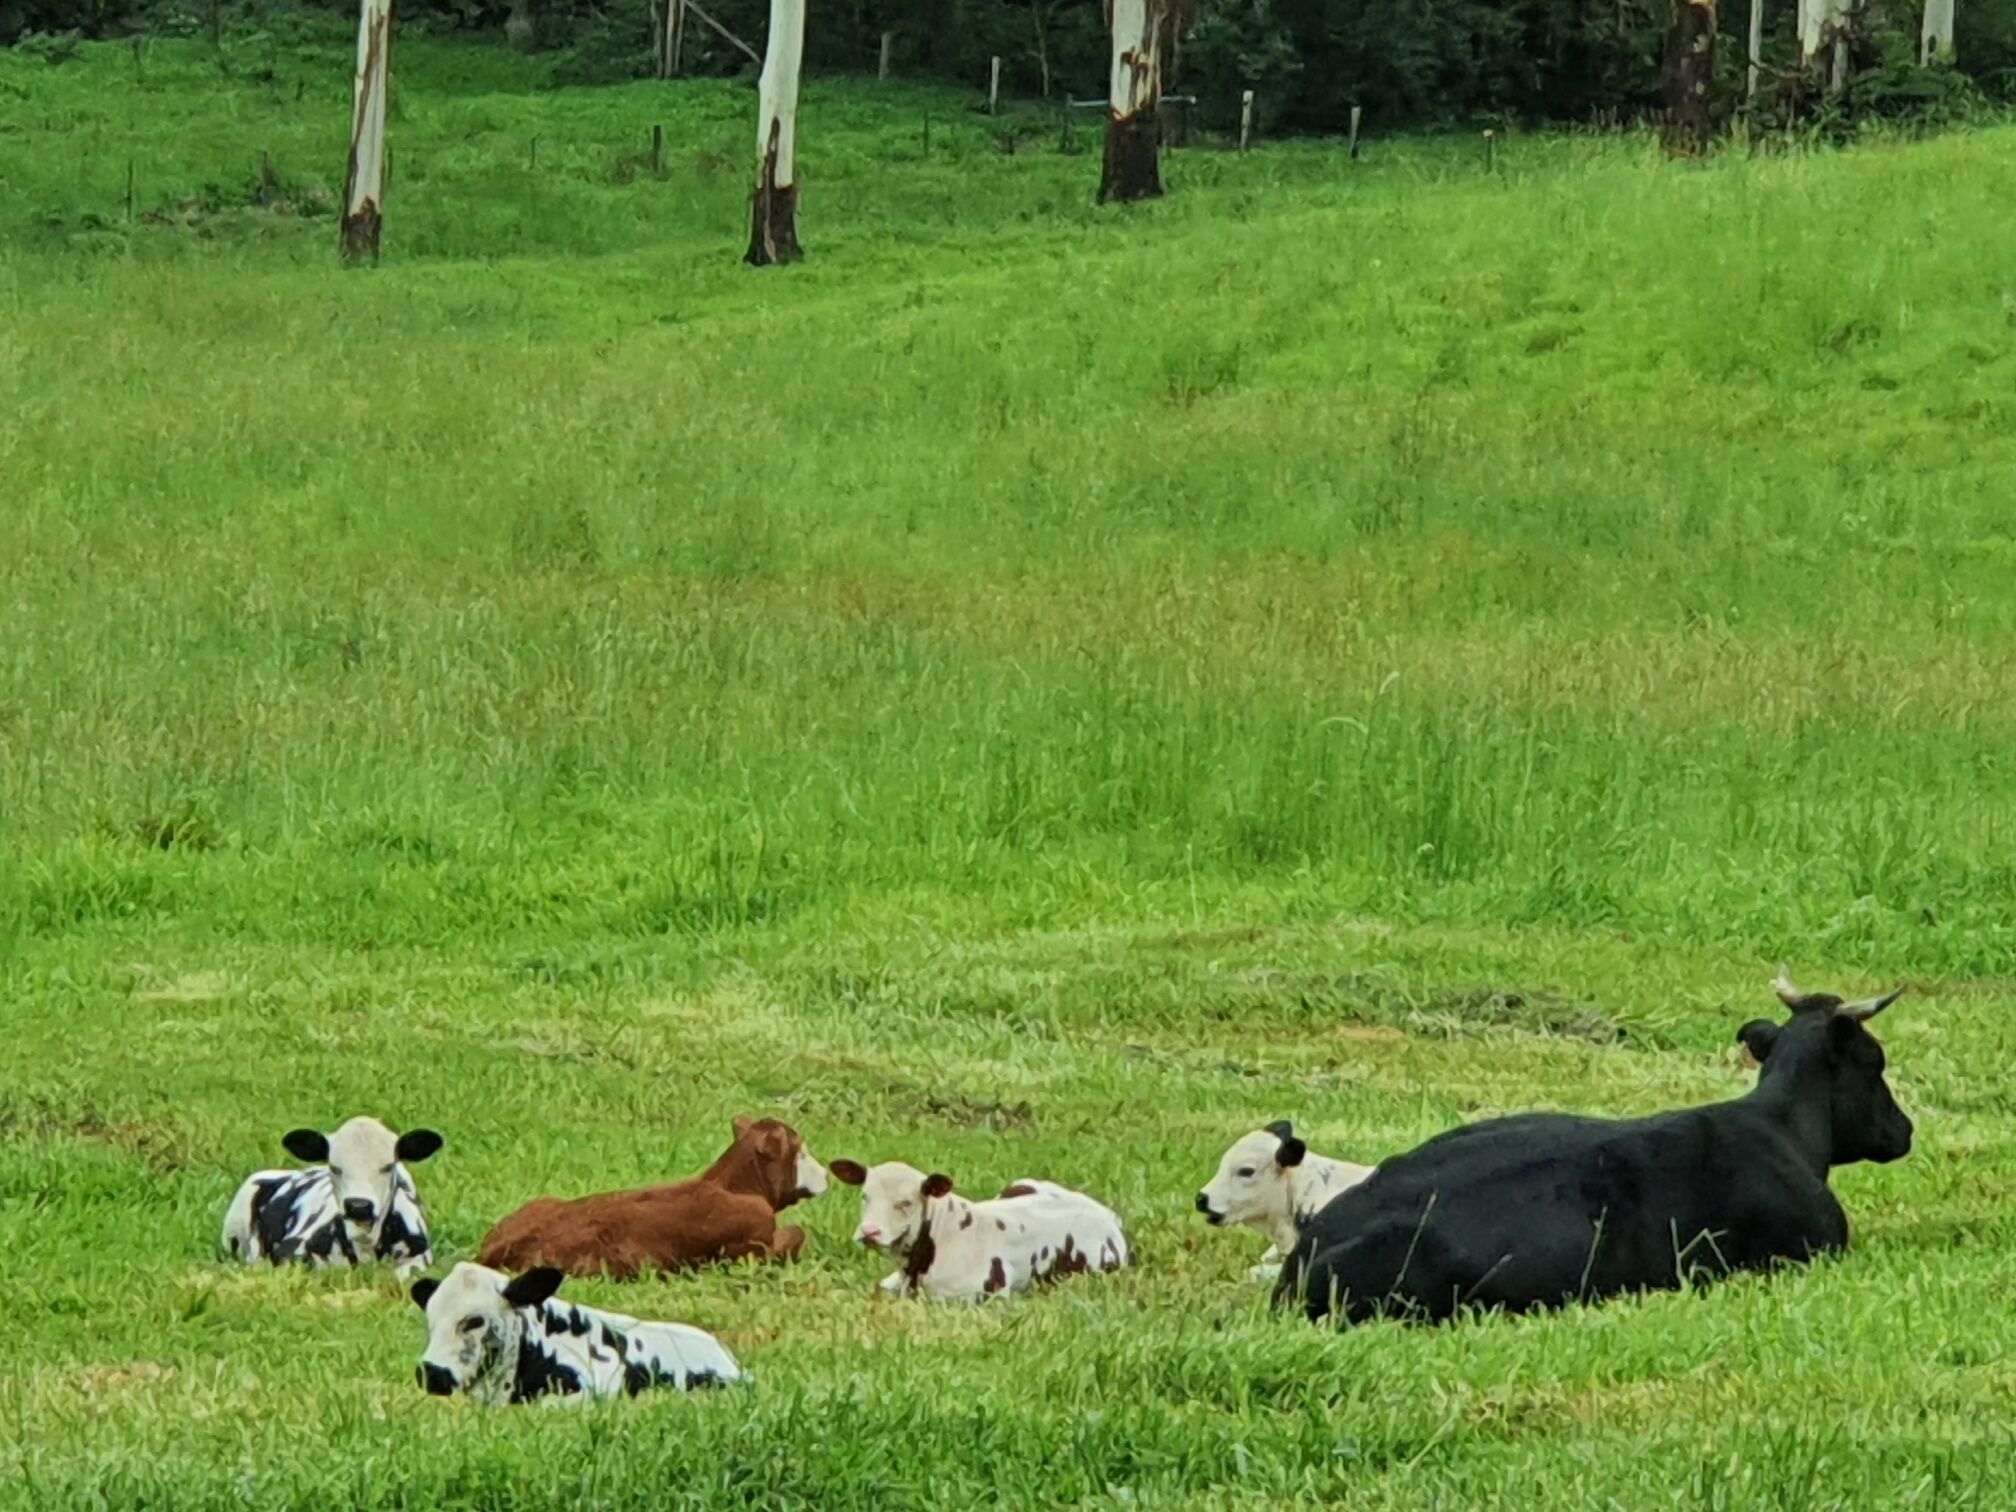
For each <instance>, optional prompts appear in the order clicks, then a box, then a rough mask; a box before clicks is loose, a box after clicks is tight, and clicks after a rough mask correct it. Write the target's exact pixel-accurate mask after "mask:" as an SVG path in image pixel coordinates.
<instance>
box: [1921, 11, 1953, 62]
mask: <svg viewBox="0 0 2016 1512" xmlns="http://www.w3.org/2000/svg"><path fill="white" fill-rule="evenodd" d="M1952 61H1953V0H1925V29H1924V31H1923V33H1922V34H1921V37H1920V40H1919V48H1918V62H1919V64H1920V65H1921V66H1923V67H1926V68H1930V67H1931V66H1932V65H1933V64H1934V63H1951V62H1952Z"/></svg>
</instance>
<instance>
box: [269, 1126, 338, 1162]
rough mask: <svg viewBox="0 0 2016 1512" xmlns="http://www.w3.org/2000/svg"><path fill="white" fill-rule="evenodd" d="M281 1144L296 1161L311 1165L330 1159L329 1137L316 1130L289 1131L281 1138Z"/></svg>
mask: <svg viewBox="0 0 2016 1512" xmlns="http://www.w3.org/2000/svg"><path fill="white" fill-rule="evenodd" d="M280 1144H281V1147H282V1148H283V1149H285V1150H286V1151H287V1153H288V1154H289V1155H292V1156H293V1157H294V1158H295V1159H296V1160H305V1161H307V1162H308V1163H309V1164H310V1165H313V1164H314V1163H315V1162H316V1161H318V1160H327V1159H328V1158H329V1136H328V1135H327V1134H323V1133H319V1132H318V1131H316V1130H314V1129H289V1130H288V1131H287V1132H286V1133H285V1134H282V1135H281V1136H280Z"/></svg>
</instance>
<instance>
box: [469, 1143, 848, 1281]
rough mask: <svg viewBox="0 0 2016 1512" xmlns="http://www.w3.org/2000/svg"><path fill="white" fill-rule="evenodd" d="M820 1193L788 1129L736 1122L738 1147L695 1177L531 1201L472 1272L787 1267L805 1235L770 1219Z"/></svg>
mask: <svg viewBox="0 0 2016 1512" xmlns="http://www.w3.org/2000/svg"><path fill="white" fill-rule="evenodd" d="M825 1190H826V1168H825V1167H824V1166H822V1165H820V1164H819V1162H818V1161H816V1160H814V1159H813V1158H812V1155H811V1152H810V1151H808V1150H807V1149H806V1148H805V1141H804V1140H803V1139H802V1138H800V1137H799V1134H798V1131H797V1130H796V1129H794V1128H792V1127H791V1126H790V1125H789V1124H785V1123H779V1122H778V1121H777V1120H776V1119H774V1118H763V1119H750V1118H747V1117H742V1118H737V1119H736V1120H735V1142H734V1143H733V1144H732V1145H730V1146H729V1147H728V1148H727V1149H726V1150H725V1151H724V1152H722V1155H721V1157H720V1158H719V1159H718V1160H716V1161H715V1162H714V1164H712V1165H711V1166H709V1167H707V1169H706V1170H704V1171H702V1172H701V1173H700V1174H699V1175H698V1176H694V1177H691V1178H689V1179H688V1180H685V1181H675V1182H673V1183H672V1184H671V1185H669V1186H655V1187H637V1188H635V1189H633V1190H631V1191H627V1192H603V1193H601V1194H600V1195H599V1196H594V1197H575V1198H572V1199H567V1198H560V1197H537V1198H534V1199H533V1200H532V1201H531V1202H528V1203H526V1204H525V1206H523V1207H522V1208H520V1209H518V1211H517V1212H515V1213H513V1214H512V1215H511V1216H510V1217H509V1218H506V1219H505V1220H504V1221H503V1222H502V1223H500V1224H498V1225H497V1226H496V1227H495V1228H493V1229H492V1230H490V1233H489V1236H488V1237H487V1238H486V1239H484V1241H483V1248H482V1250H481V1251H480V1252H479V1253H478V1255H477V1263H478V1264H480V1265H487V1266H490V1267H491V1268H492V1269H495V1270H504V1271H510V1272H512V1273H514V1274H516V1273H518V1272H521V1271H525V1270H529V1269H531V1268H532V1267H533V1266H538V1265H552V1266H557V1267H559V1268H560V1269H561V1270H564V1271H566V1272H567V1273H568V1274H569V1275H572V1276H595V1275H608V1276H611V1277H614V1278H615V1279H617V1280H619V1281H625V1280H629V1279H631V1278H632V1277H634V1276H636V1275H637V1274H638V1273H639V1272H641V1271H647V1270H662V1271H675V1270H686V1269H689V1268H691V1267H694V1266H701V1265H712V1264H714V1263H716V1262H718V1261H722V1260H750V1259H755V1260H788V1259H790V1258H791V1257H792V1256H793V1255H795V1254H797V1253H798V1251H799V1250H800V1249H801V1248H803V1247H804V1244H805V1230H803V1229H802V1228H798V1227H795V1226H794V1227H791V1228H779V1227H778V1226H777V1214H778V1211H779V1210H780V1209H782V1208H787V1207H789V1206H790V1205H791V1204H792V1203H794V1202H797V1201H798V1200H799V1199H801V1198H804V1197H816V1196H818V1195H819V1194H820V1193H821V1192H823V1191H825Z"/></svg>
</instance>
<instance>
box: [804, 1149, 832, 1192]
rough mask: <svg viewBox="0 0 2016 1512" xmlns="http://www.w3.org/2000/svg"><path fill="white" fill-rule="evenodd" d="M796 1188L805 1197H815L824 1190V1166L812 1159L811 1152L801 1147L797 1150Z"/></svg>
mask: <svg viewBox="0 0 2016 1512" xmlns="http://www.w3.org/2000/svg"><path fill="white" fill-rule="evenodd" d="M798 1190H799V1191H800V1192H802V1193H804V1194H805V1196H806V1197H817V1196H818V1195H819V1194H820V1193H821V1192H823V1191H825V1190H826V1167H824V1166H822V1165H821V1164H819V1162H818V1161H816V1160H814V1159H813V1158H812V1152H811V1151H810V1150H807V1149H804V1148H803V1147H800V1149H799V1151H798Z"/></svg>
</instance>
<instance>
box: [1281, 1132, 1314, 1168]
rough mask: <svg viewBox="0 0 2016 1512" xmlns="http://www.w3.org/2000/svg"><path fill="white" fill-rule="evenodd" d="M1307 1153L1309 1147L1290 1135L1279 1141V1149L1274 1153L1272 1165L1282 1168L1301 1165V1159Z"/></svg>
mask: <svg viewBox="0 0 2016 1512" xmlns="http://www.w3.org/2000/svg"><path fill="white" fill-rule="evenodd" d="M1308 1153H1309V1146H1307V1145H1306V1144H1304V1143H1302V1141H1301V1140H1299V1139H1297V1138H1296V1137H1295V1136H1294V1135H1292V1134H1290V1135H1288V1136H1287V1137H1285V1138H1284V1139H1283V1140H1282V1141H1281V1148H1280V1149H1278V1150H1276V1151H1275V1152H1274V1164H1276V1165H1278V1166H1282V1167H1288V1166H1298V1165H1300V1164H1302V1157H1303V1156H1305V1155H1307V1154H1308Z"/></svg>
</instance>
